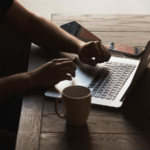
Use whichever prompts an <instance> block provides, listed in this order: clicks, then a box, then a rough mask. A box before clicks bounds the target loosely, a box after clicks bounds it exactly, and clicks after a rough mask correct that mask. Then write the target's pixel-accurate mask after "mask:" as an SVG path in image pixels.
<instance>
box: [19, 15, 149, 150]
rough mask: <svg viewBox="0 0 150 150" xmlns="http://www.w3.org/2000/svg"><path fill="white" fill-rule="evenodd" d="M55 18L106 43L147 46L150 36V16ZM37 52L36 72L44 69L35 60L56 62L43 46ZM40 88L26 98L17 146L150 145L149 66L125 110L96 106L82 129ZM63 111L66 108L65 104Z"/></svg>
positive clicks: (138, 148)
mask: <svg viewBox="0 0 150 150" xmlns="http://www.w3.org/2000/svg"><path fill="white" fill-rule="evenodd" d="M51 19H52V21H53V22H54V23H56V24H57V25H61V24H63V23H67V22H69V21H73V20H75V21H77V22H79V23H80V24H81V25H83V26H84V27H86V28H87V29H88V30H90V31H91V32H92V33H94V34H95V35H96V36H98V37H99V38H100V39H101V40H102V42H103V43H104V45H106V44H108V43H109V42H112V41H114V42H119V43H123V44H128V45H132V46H137V47H142V48H144V47H145V46H146V44H147V42H148V41H149V39H150V28H149V23H150V16H149V15H75V14H52V18H51ZM33 51H34V52H33V53H32V55H33V54H34V53H35V56H36V57H33V58H32V59H30V69H31V70H32V69H34V68H36V67H38V66H35V65H34V64H36V63H38V64H42V63H44V62H45V61H48V60H50V58H49V57H48V56H47V55H44V53H43V52H40V50H39V49H38V51H36V50H33ZM31 52H32V51H31ZM38 53H39V54H40V53H42V54H43V55H41V56H42V57H40V55H39V54H38ZM44 57H45V59H44ZM51 57H52V56H51ZM54 57H57V55H55V54H54ZM39 60H40V62H39ZM41 61H42V63H41ZM36 90H37V89H36ZM36 90H35V91H32V92H29V94H27V96H26V97H25V98H24V102H23V105H22V113H21V118H20V125H19V132H18V139H17V146H16V149H17V150H26V149H27V150H38V149H39V150H143V149H144V150H149V149H150V143H149V141H150V109H149V106H150V98H149V91H150V69H149V68H147V70H146V71H145V73H144V74H143V76H142V77H141V79H140V80H139V82H138V83H137V85H136V87H135V88H134V90H133V91H132V93H131V94H130V96H129V97H128V99H127V100H126V102H125V104H124V106H123V107H122V108H120V109H112V108H108V107H102V106H97V105H92V108H91V113H90V116H89V118H88V121H87V123H86V124H85V125H84V126H81V127H73V126H70V125H68V124H67V123H66V121H65V120H63V119H60V118H59V117H58V116H57V115H56V114H55V111H54V101H55V99H53V98H46V97H44V96H43V92H44V89H43V90H37V91H36ZM36 94H37V95H36ZM58 110H59V112H60V113H62V112H63V111H62V105H61V103H59V105H58Z"/></svg>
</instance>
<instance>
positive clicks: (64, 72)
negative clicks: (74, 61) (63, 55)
mask: <svg viewBox="0 0 150 150" xmlns="http://www.w3.org/2000/svg"><path fill="white" fill-rule="evenodd" d="M57 73H58V76H61V75H64V74H68V73H69V74H70V75H71V76H73V77H75V70H73V69H72V68H69V67H66V68H62V69H60V70H59V71H58V72H57Z"/></svg>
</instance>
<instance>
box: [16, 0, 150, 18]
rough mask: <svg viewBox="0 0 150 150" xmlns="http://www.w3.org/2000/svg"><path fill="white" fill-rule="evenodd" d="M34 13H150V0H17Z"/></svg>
mask: <svg viewBox="0 0 150 150" xmlns="http://www.w3.org/2000/svg"><path fill="white" fill-rule="evenodd" d="M18 1H19V2H20V3H21V4H22V5H24V6H25V7H26V8H27V9H29V10H30V11H32V12H34V13H39V14H43V15H48V14H52V13H73V14H74V13H78V14H150V8H149V7H150V0H18Z"/></svg>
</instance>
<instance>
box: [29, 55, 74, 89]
mask: <svg viewBox="0 0 150 150" xmlns="http://www.w3.org/2000/svg"><path fill="white" fill-rule="evenodd" d="M75 70H76V66H75V64H74V63H73V62H72V61H71V60H70V59H68V58H61V59H53V60H52V61H50V62H48V63H46V64H44V65H42V66H41V67H39V68H37V69H35V70H33V71H31V72H29V74H30V75H31V78H32V83H33V84H34V86H35V87H37V86H43V87H50V86H54V85H55V84H57V83H59V82H60V81H63V80H71V79H72V77H71V76H73V77H75Z"/></svg>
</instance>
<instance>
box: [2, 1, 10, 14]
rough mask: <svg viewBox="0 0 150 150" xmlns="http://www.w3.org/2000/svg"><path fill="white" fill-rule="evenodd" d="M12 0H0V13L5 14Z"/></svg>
mask: <svg viewBox="0 0 150 150" xmlns="http://www.w3.org/2000/svg"><path fill="white" fill-rule="evenodd" d="M12 3H13V0H0V15H3V14H5V13H6V12H7V11H8V10H9V8H10V7H11V5H12Z"/></svg>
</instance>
